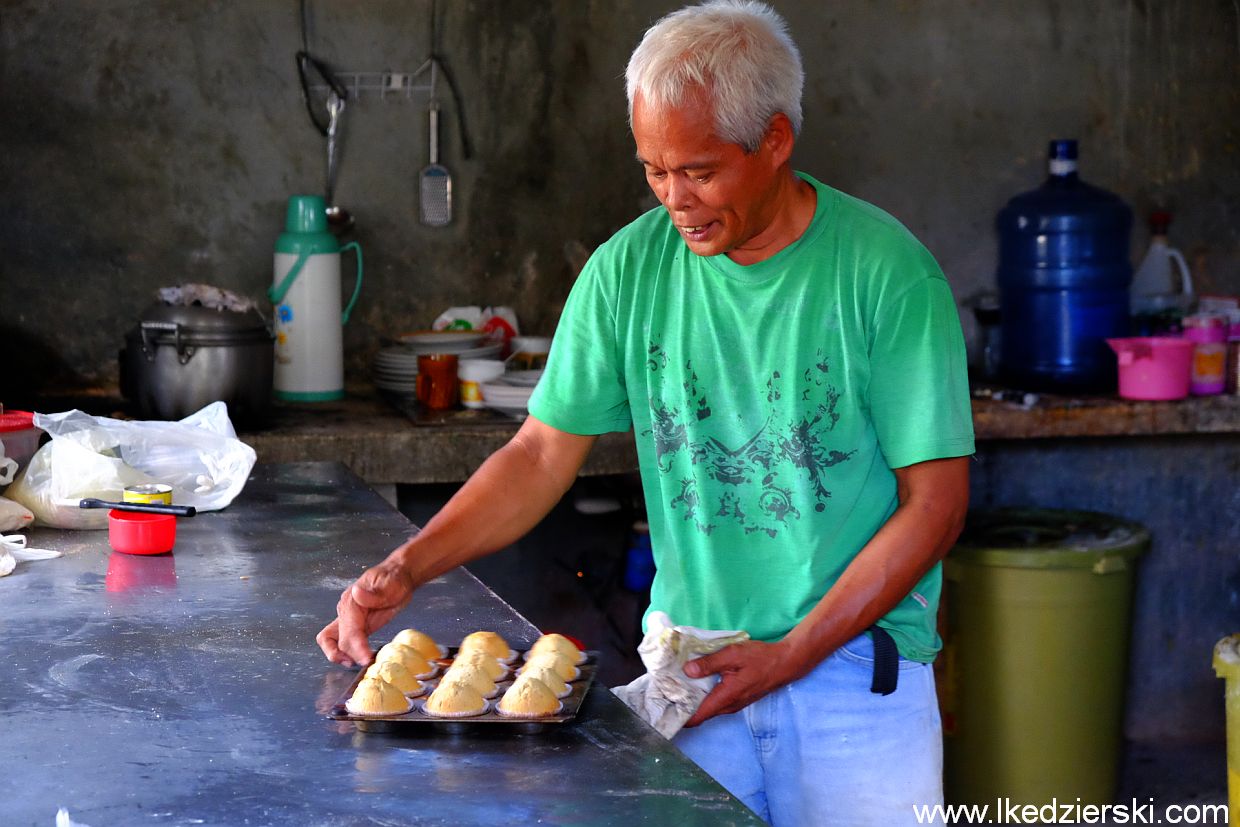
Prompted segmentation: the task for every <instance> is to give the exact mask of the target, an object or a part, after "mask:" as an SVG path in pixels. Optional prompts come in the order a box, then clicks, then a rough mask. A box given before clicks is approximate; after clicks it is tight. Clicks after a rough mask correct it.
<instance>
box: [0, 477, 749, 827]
mask: <svg viewBox="0 0 1240 827" xmlns="http://www.w3.org/2000/svg"><path fill="white" fill-rule="evenodd" d="M414 530H415V529H414V527H413V526H412V525H411V524H410V523H409V522H408V521H407V520H406V519H405V518H404V517H403V516H402V515H401V514H399V513H398V512H396V511H395V510H393V509H392V508H391V506H389V505H388V504H387V503H386V502H385V501H384V500H383V499H382V498H381V497H380V496H379V495H378V494H376V493H375V492H373V491H372V490H370V489H369V488H367V487H366V485H365V484H364V483H363V482H362V481H361V480H360V478H358V477H357V476H355V475H354V474H353V473H351V472H350V471H348V470H347V469H346V468H345V467H344V466H342V465H339V464H335V463H293V464H284V465H259V466H257V467H256V468H255V469H254V473H253V474H252V475H251V479H250V482H249V483H248V485H247V486H246V488H245V490H244V491H243V492H242V493H241V495H240V496H239V497H238V498H237V500H236V501H235V502H234V503H233V504H232V505H231V506H230V507H229V508H227V509H225V510H224V511H219V512H212V513H203V514H200V515H199V516H197V517H195V518H193V519H188V520H186V519H182V520H180V521H178V526H177V532H178V536H177V545H176V548H175V550H174V552H173V553H172V554H171V555H161V556H158V557H139V556H130V555H124V554H118V553H115V552H112V551H111V550H110V549H109V548H108V543H107V534H106V532H102V531H89V532H87V531H58V530H52V529H35V530H32V531H31V532H30V545H32V546H36V547H42V548H55V549H59V550H61V551H63V552H65V556H63V557H60V558H57V559H55V560H46V561H40V562H29V563H19V564H18V567H17V570H16V571H15V572H13V574H11V575H9V576H8V577H5V578H0V658H2V660H3V663H4V665H5V669H4V675H3V678H2V679H0V716H2V717H0V720H2V721H3V724H2V725H0V767H3V771H0V822H2V823H3V824H5V825H6V826H13V825H26V824H31V825H40V827H47V825H51V824H53V823H54V821H55V816H56V811H57V808H58V807H61V806H64V807H67V808H68V809H69V813H70V815H71V817H72V818H73V820H74V821H77V822H84V823H85V824H88V825H91V827H108V826H109V825H121V824H124V825H132V824H151V825H160V826H161V827H163V825H182V824H184V825H190V824H194V825H199V824H206V825H240V824H254V825H281V824H298V825H365V824H384V825H397V824H454V825H456V824H489V825H490V824H500V823H509V824H530V823H535V822H540V823H544V824H585V823H588V824H625V825H632V824H658V825H666V824H677V825H692V824H710V825H725V824H760V823H761V822H760V821H759V820H758V819H757V817H756V816H754V815H753V814H752V813H751V812H750V811H749V810H748V809H746V808H745V807H744V806H743V805H742V804H740V802H739V801H737V800H736V799H735V798H733V797H732V796H731V795H729V794H728V793H727V792H726V791H724V790H723V788H722V787H720V786H718V785H717V784H716V783H715V782H714V781H713V780H712V779H710V778H709V777H708V776H707V775H706V774H705V773H703V772H702V771H701V770H699V769H698V768H697V767H696V766H695V765H693V764H692V763H691V762H689V761H688V760H687V759H686V758H684V757H683V756H682V755H681V754H680V752H679V751H678V750H676V749H675V747H673V746H671V745H670V744H669V743H668V742H667V741H665V740H664V739H663V738H662V737H661V736H659V735H658V734H657V733H655V732H654V730H653V729H651V728H649V727H648V726H646V725H645V724H644V723H642V722H641V721H640V720H639V719H638V718H637V717H636V716H634V715H633V714H632V713H630V712H629V710H628V709H626V708H625V707H624V705H623V704H622V703H620V701H619V700H618V699H616V698H615V696H613V695H612V694H611V693H610V692H608V691H607V689H606V688H605V687H602V686H599V685H597V684H596V685H595V686H594V687H592V688H591V690H590V692H589V694H588V695H587V697H586V702H585V705H584V706H583V708H582V711H581V714H580V715H579V716H578V718H577V720H576V721H574V722H573V723H571V724H566V725H560V726H559V727H556V728H552V729H550V730H548V731H544V732H542V733H538V734H515V733H514V734H501V735H485V736H484V735H477V734H475V733H473V732H467V733H461V734H444V733H439V732H434V733H431V732H429V731H428V732H427V733H426V734H419V735H412V736H410V735H399V736H398V735H384V734H376V733H362V732H358V731H357V730H356V729H355V728H354V726H353V725H352V724H350V723H347V722H336V721H331V720H328V719H327V718H326V717H325V715H326V712H327V711H328V710H329V709H330V707H331V705H332V704H333V703H334V702H335V701H337V700H338V699H339V697H340V694H341V693H342V691H343V690H344V689H346V688H347V687H348V685H349V683H350V682H351V681H352V679H353V678H354V676H355V673H354V672H353V671H351V670H347V669H343V668H340V667H337V666H333V665H332V664H330V663H328V662H327V661H326V660H325V659H324V658H323V656H322V654H321V653H320V652H319V649H318V647H317V646H316V645H315V643H314V635H315V633H317V632H318V630H319V629H320V628H322V626H323V624H324V623H326V622H327V621H328V620H330V619H331V618H332V617H333V615H334V612H335V603H336V599H337V597H338V596H339V593H340V591H341V590H342V589H343V588H344V587H345V586H346V585H347V584H348V583H349V582H351V581H352V579H353V578H354V577H356V575H357V574H358V573H360V572H361V571H362V570H363V569H364V568H366V567H367V566H368V565H371V564H373V563H375V562H377V561H378V560H380V559H382V557H383V556H384V555H385V554H386V553H387V552H388V551H389V550H390V549H391V548H393V547H394V546H395V545H396V544H397V543H399V542H400V540H401V539H402V538H403V537H405V536H407V535H408V534H409V533H410V532H412V531H414ZM406 626H411V627H415V628H419V629H422V630H423V631H425V632H428V633H429V634H431V635H432V636H434V637H435V638H436V639H438V640H439V641H441V642H445V643H449V644H451V643H455V642H457V641H459V640H460V639H461V638H462V637H463V636H464V635H465V634H468V633H469V632H471V631H475V630H477V629H492V630H495V631H497V632H499V633H500V634H502V635H504V637H506V638H507V639H508V640H509V642H510V643H512V644H513V645H514V646H515V647H517V648H524V646H525V645H528V644H529V643H531V642H532V641H533V640H534V639H535V638H536V637H537V635H538V630H537V629H535V628H534V627H533V626H531V625H530V624H529V623H528V622H526V621H525V620H524V619H523V618H522V617H521V616H520V615H518V614H517V613H516V612H514V611H513V610H512V609H511V608H510V607H509V606H508V605H507V604H505V603H504V602H503V601H501V600H500V599H499V598H498V597H496V596H495V595H494V594H493V593H492V592H490V591H489V590H488V589H487V588H486V587H485V586H483V585H482V584H481V583H479V582H478V581H477V580H476V579H475V578H474V577H472V576H471V575H470V574H469V573H468V572H466V571H464V570H462V569H457V570H455V571H452V572H450V573H449V574H448V575H446V576H444V577H442V578H439V579H438V580H435V581H433V582H431V583H429V584H427V585H426V586H424V587H423V588H422V589H420V590H419V591H418V592H417V594H416V595H415V598H414V601H413V603H412V604H411V606H410V607H409V608H407V609H406V610H405V611H404V612H402V613H401V614H400V615H398V616H397V617H396V618H395V619H394V620H393V621H392V622H391V623H390V624H389V625H388V626H387V627H385V628H384V629H383V630H380V632H379V633H377V634H376V635H375V636H374V637H373V640H374V641H375V642H382V641H385V640H387V639H388V638H389V637H390V636H391V635H392V634H394V633H395V632H396V631H397V630H399V629H401V628H403V627H406Z"/></svg>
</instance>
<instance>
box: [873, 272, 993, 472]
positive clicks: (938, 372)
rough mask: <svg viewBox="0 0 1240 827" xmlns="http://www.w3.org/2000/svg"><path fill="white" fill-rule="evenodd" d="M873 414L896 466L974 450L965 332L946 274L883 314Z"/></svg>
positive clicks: (923, 282)
mask: <svg viewBox="0 0 1240 827" xmlns="http://www.w3.org/2000/svg"><path fill="white" fill-rule="evenodd" d="M870 410H871V415H872V417H873V421H874V428H875V431H876V432H877V434H878V442H879V446H880V448H881V449H882V452H883V455H884V457H885V458H886V460H887V464H888V465H889V466H890V467H892V468H903V467H905V466H908V465H913V464H914V463H918V462H925V461H927V460H932V459H943V458H947V457H960V456H969V455H971V454H972V453H973V452H974V443H973V411H972V405H971V402H970V398H969V377H968V368H967V366H966V361H965V349H964V335H963V333H962V332H961V330H960V317H959V316H958V315H957V312H956V303H955V301H954V300H953V299H952V295H951V289H950V287H949V286H948V284H947V281H946V280H945V279H944V278H942V277H941V276H938V275H934V276H928V277H926V278H923V279H920V280H919V281H917V282H916V283H914V284H913V285H912V286H910V287H909V288H908V289H907V290H905V291H904V292H903V293H902V294H901V295H900V296H899V297H897V298H896V300H895V301H893V302H892V303H891V304H889V305H888V306H886V307H885V308H884V309H883V311H882V312H881V313H880V314H879V317H878V323H877V325H876V327H875V331H874V337H873V344H872V346H871V353H870Z"/></svg>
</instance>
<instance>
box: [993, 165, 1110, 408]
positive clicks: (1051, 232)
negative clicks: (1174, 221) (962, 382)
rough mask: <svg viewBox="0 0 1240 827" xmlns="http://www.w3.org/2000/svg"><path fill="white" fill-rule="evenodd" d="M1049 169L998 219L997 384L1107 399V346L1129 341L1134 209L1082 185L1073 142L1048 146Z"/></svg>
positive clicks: (1088, 186) (1108, 194) (1108, 374)
mask: <svg viewBox="0 0 1240 827" xmlns="http://www.w3.org/2000/svg"><path fill="white" fill-rule="evenodd" d="M1049 166H1050V175H1049V176H1048V177H1047V179H1046V182H1045V183H1044V184H1043V185H1042V186H1041V187H1039V188H1037V189H1036V190H1033V191H1031V192H1026V193H1022V194H1021V195H1018V196H1016V197H1015V198H1013V199H1012V200H1010V201H1009V202H1008V203H1007V206H1006V207H1004V208H1003V209H1002V210H1001V211H1000V212H999V216H998V219H997V221H996V225H997V228H998V230H999V269H998V273H997V279H998V284H999V302H1000V307H1001V312H1002V317H1001V322H1000V328H1001V371H1000V374H1001V378H1002V380H1003V381H1004V382H1005V383H1007V384H1009V385H1012V386H1014V387H1018V388H1022V389H1026V390H1040V391H1057V392H1061V393H1072V392H1085V393H1090V392H1106V391H1111V390H1114V389H1115V386H1116V363H1115V355H1114V353H1112V352H1111V350H1110V348H1108V347H1107V344H1106V339H1107V338H1108V337H1117V336H1126V335H1127V333H1128V286H1129V284H1130V283H1131V282H1132V264H1131V263H1130V262H1129V259H1128V238H1129V234H1130V232H1131V231H1132V210H1131V209H1129V208H1128V206H1127V205H1126V204H1125V203H1124V202H1123V201H1122V200H1120V198H1119V197H1118V196H1116V195H1114V194H1113V193H1110V192H1107V191H1106V190H1102V189H1099V188H1097V187H1093V186H1090V185H1089V184H1086V183H1085V182H1084V181H1082V180H1081V179H1080V177H1079V176H1078V174H1077V146H1076V141H1051V143H1050V164H1049Z"/></svg>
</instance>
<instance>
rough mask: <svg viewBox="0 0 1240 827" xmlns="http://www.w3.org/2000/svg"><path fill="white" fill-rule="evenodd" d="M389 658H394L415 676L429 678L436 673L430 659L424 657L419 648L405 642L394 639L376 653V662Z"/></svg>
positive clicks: (382, 661)
mask: <svg viewBox="0 0 1240 827" xmlns="http://www.w3.org/2000/svg"><path fill="white" fill-rule="evenodd" d="M389 660H394V661H396V662H397V663H399V664H400V665H401V666H403V667H405V669H407V670H409V673H410V674H411V675H413V676H414V677H415V678H429V677H430V676H431V675H434V674H435V667H434V665H432V664H431V662H430V661H428V660H427V659H426V658H424V657H422V654H421V653H420V652H418V650H417V649H414V648H413V647H412V646H406V645H404V644H403V643H396V642H395V641H393V642H391V643H389V644H387V645H386V646H384V647H383V648H381V649H380V650H379V651H378V652H376V653H375V663H376V664H380V663H384V662H385V661H389Z"/></svg>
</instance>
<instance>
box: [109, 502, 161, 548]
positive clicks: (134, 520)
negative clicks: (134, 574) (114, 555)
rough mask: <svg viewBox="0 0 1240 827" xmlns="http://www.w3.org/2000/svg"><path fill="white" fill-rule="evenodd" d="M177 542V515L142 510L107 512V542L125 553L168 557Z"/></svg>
mask: <svg viewBox="0 0 1240 827" xmlns="http://www.w3.org/2000/svg"><path fill="white" fill-rule="evenodd" d="M176 540H177V518H176V515H174V514H147V513H144V512H141V511H117V510H116V509H113V510H111V511H109V512H108V542H109V543H111V545H112V548H113V549H115V550H116V551H121V552H124V553H125V554H166V553H167V552H169V551H172V547H173V545H175V544H176Z"/></svg>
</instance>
